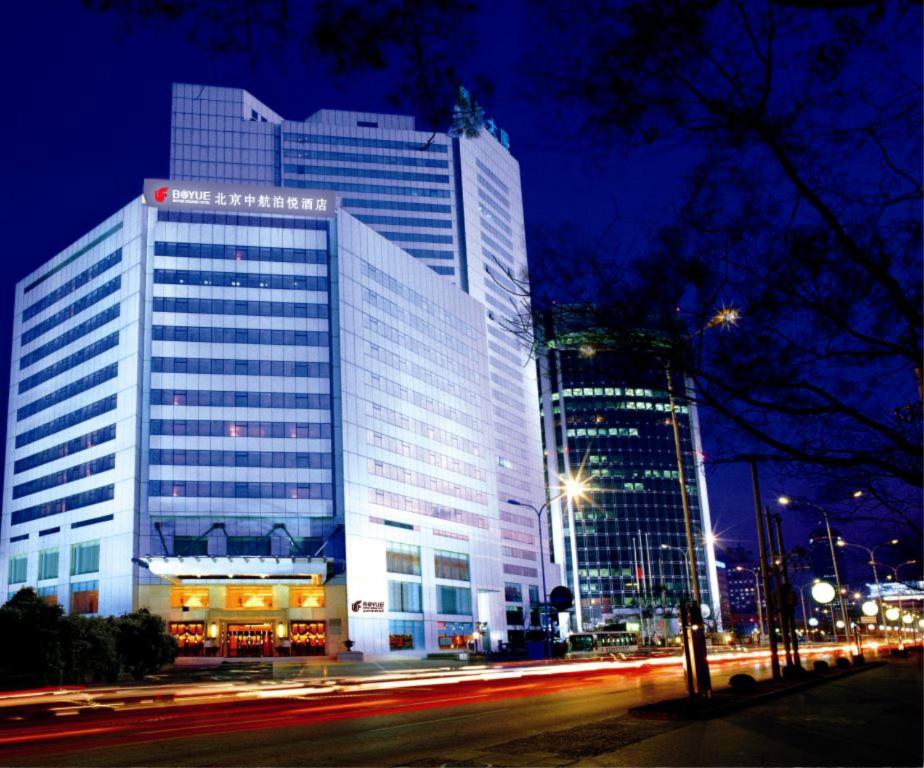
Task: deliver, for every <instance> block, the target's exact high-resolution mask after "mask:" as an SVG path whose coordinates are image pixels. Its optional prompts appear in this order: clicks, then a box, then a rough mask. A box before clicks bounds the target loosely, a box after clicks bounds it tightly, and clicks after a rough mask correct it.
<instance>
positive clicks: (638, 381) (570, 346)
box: [537, 310, 718, 639]
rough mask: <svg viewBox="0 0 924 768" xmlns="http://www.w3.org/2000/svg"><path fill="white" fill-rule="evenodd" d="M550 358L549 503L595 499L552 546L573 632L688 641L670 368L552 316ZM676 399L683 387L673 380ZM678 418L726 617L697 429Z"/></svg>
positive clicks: (700, 561)
mask: <svg viewBox="0 0 924 768" xmlns="http://www.w3.org/2000/svg"><path fill="white" fill-rule="evenodd" d="M537 325H541V328H540V330H541V334H540V337H541V341H540V346H541V348H542V352H541V353H540V355H539V369H540V385H541V403H542V418H543V429H544V438H545V454H546V463H547V477H548V483H549V487H550V496H551V497H554V496H555V495H557V492H558V491H557V489H558V487H559V486H561V484H562V478H565V477H569V476H576V475H578V474H581V475H582V476H583V477H585V478H591V479H590V481H589V483H588V485H589V486H590V488H591V490H590V492H589V493H588V494H587V496H586V498H582V499H578V500H575V501H572V502H571V503H568V501H567V500H566V499H564V498H563V499H561V500H559V501H554V502H553V504H552V508H553V515H552V521H551V523H552V541H553V551H554V556H555V560H556V562H558V563H559V564H560V565H561V566H562V567H563V570H564V576H565V579H564V580H565V584H566V585H567V586H568V587H569V588H570V589H571V591H572V592H573V593H574V595H575V609H574V611H573V613H572V617H571V624H572V627H571V628H572V629H574V630H584V631H586V630H589V629H594V628H600V627H603V626H606V627H612V628H616V629H625V628H627V627H629V628H634V627H636V626H637V627H638V629H639V631H641V632H643V633H644V634H646V635H649V636H650V637H651V638H662V639H663V638H666V637H667V636H669V635H671V634H674V633H675V632H676V630H677V619H676V616H677V607H678V605H679V603H680V600H681V598H682V597H683V595H684V594H690V589H691V581H690V572H689V567H688V558H687V552H686V549H687V543H686V533H685V528H684V521H683V508H682V500H681V493H680V486H679V479H678V468H677V457H676V450H675V442H674V435H673V428H672V422H671V413H670V403H669V398H668V393H667V388H666V379H665V371H664V370H663V369H657V368H653V369H652V368H648V369H646V368H645V367H640V366H639V363H638V359H637V358H635V357H634V356H633V355H632V353H625V354H624V353H620V352H618V351H615V350H613V349H597V348H595V346H594V345H595V344H597V338H598V334H595V333H594V332H593V329H590V328H575V327H574V321H573V319H571V317H570V316H569V314H568V313H567V311H565V310H556V311H555V312H554V313H549V314H546V315H545V318H544V323H542V324H537ZM674 387H675V391H677V390H680V391H681V394H682V390H683V379H682V377H681V376H680V375H678V374H676V373H675V374H674ZM677 417H678V424H679V428H680V439H681V446H682V455H683V462H684V474H685V478H686V489H687V496H688V499H689V503H690V513H691V517H692V522H693V530H694V536H695V540H696V550H697V567H698V575H699V582H700V589H701V595H700V598H701V600H702V602H703V604H704V605H706V606H708V607H709V608H710V609H711V614H712V617H713V618H715V617H716V616H718V610H717V609H718V600H717V588H716V576H715V557H714V554H713V547H712V537H711V535H706V534H708V533H709V532H710V530H711V526H710V522H709V503H708V498H707V495H706V485H705V477H704V473H703V466H702V458H701V457H702V449H701V446H700V439H699V431H698V422H697V418H696V412H695V410H694V409H693V408H692V407H691V406H690V405H689V403H688V402H687V401H686V399H684V398H682V397H678V398H677Z"/></svg>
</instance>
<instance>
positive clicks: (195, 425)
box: [151, 419, 331, 440]
mask: <svg viewBox="0 0 924 768" xmlns="http://www.w3.org/2000/svg"><path fill="white" fill-rule="evenodd" d="M151 434H152V435H173V436H174V437H182V436H187V437H286V438H315V439H322V440H329V439H330V436H331V426H330V424H322V423H316V422H310V423H308V422H296V421H208V420H204V421H197V420H195V419H186V420H182V419H180V420H176V421H170V420H166V419H151Z"/></svg>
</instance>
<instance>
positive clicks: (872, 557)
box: [826, 518, 898, 624]
mask: <svg viewBox="0 0 924 768" xmlns="http://www.w3.org/2000/svg"><path fill="white" fill-rule="evenodd" d="M826 519H827V518H826ZM830 535H831V532H830V529H829V531H828V536H830ZM896 544H898V539H890V540H889V541H885V542H883V543H882V544H877V545H876V546H875V547H866V546H863V545H862V544H850V543H848V542H846V541H844V540H843V539H838V542H837V545H838V546H839V547H854V548H855V549H862V550H863V551H864V552H866V554H867V555H869V565H870V566H871V567H872V569H873V583H874V584H875V585H876V596H877V597H878V598H879V617H880V619H881V621H882V623H883V624H885V613H883V607H882V603H883V600H882V589H881V588H880V586H879V570H878V569H877V568H876V565H877V563H876V550H877V549H879V547H885V546H895V545H896ZM832 551H833V550H832ZM836 573H837V571H836V570H835V574H836ZM838 589H840V587H838ZM845 621H846V619H845Z"/></svg>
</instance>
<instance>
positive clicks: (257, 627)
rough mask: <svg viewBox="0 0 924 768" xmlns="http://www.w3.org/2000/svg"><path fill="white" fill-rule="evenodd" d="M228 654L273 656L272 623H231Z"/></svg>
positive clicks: (237, 655) (235, 655) (229, 626)
mask: <svg viewBox="0 0 924 768" xmlns="http://www.w3.org/2000/svg"><path fill="white" fill-rule="evenodd" d="M228 655H229V656H233V657H248V656H255V657H259V656H272V655H273V626H272V624H229V625H228Z"/></svg>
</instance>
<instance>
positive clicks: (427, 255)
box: [404, 248, 456, 259]
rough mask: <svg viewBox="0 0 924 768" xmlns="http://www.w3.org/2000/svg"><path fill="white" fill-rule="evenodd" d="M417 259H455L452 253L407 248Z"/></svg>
mask: <svg viewBox="0 0 924 768" xmlns="http://www.w3.org/2000/svg"><path fill="white" fill-rule="evenodd" d="M404 250H405V251H406V252H407V253H409V254H411V256H413V257H414V258H415V259H455V257H456V255H455V253H453V252H452V251H431V250H429V249H428V248H405V249H404Z"/></svg>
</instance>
